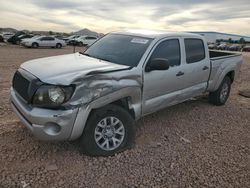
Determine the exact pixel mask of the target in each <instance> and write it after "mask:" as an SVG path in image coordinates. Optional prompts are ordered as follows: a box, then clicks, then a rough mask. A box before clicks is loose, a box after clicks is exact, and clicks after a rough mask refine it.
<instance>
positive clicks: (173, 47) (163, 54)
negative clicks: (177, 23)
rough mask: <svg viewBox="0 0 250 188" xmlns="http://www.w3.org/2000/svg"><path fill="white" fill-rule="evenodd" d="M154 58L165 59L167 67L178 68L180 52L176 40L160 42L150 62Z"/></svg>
mask: <svg viewBox="0 0 250 188" xmlns="http://www.w3.org/2000/svg"><path fill="white" fill-rule="evenodd" d="M155 58H163V59H167V60H168V62H169V66H170V67H173V66H178V65H180V64H181V50H180V43H179V40H178V39H170V40H166V41H163V42H161V43H160V44H159V45H158V46H157V47H156V48H155V50H154V52H153V54H152V55H151V58H150V59H151V60H152V59H155Z"/></svg>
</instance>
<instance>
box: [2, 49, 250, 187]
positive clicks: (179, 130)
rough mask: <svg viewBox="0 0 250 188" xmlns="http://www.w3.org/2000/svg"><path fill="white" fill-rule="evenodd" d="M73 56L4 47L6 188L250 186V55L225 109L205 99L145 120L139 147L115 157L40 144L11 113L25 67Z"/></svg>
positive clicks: (141, 124)
mask: <svg viewBox="0 0 250 188" xmlns="http://www.w3.org/2000/svg"><path fill="white" fill-rule="evenodd" d="M66 53H72V48H64V49H25V48H20V47H18V46H0V96H1V98H0V187H225V188H231V187H232V188H233V187H240V188H243V187H250V99H247V98H244V97H241V96H239V95H238V90H239V89H244V88H247V87H248V88H250V53H248V54H244V64H243V65H242V67H241V76H240V78H239V79H238V80H237V81H236V82H235V83H234V84H233V89H232V93H231V96H230V98H229V101H228V102H227V104H226V105H225V106H222V107H216V106H213V105H210V104H209V103H208V102H207V99H206V97H201V98H199V99H197V100H191V101H187V102H185V103H183V104H180V105H176V106H174V107H171V108H168V109H165V110H162V111H160V112H158V113H155V114H153V115H150V116H148V117H145V118H144V119H142V120H141V121H139V122H138V127H139V128H138V132H137V138H136V144H135V146H134V147H133V148H132V149H131V150H128V151H125V152H123V153H120V154H118V155H116V156H114V157H108V158H103V157H100V158H91V157H87V156H84V155H81V154H80V153H79V151H78V144H77V142H60V143H48V142H41V141H38V140H36V139H35V138H34V137H33V136H32V135H31V134H30V132H29V131H28V130H27V129H26V128H25V127H24V126H23V125H22V124H21V123H20V122H19V120H18V119H17V117H16V116H15V115H14V113H13V112H12V110H11V108H10V105H9V101H8V100H9V88H10V86H11V79H12V76H13V74H14V72H15V70H16V69H17V68H18V66H19V65H20V64H21V63H22V62H24V61H27V60H30V59H34V58H38V57H46V56H52V55H59V54H66ZM69 63H70V62H69Z"/></svg>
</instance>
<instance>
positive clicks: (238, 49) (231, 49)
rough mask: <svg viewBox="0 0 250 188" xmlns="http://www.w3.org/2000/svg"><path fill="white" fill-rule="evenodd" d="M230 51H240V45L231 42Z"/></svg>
mask: <svg viewBox="0 0 250 188" xmlns="http://www.w3.org/2000/svg"><path fill="white" fill-rule="evenodd" d="M229 50H230V51H241V45H239V44H233V45H232V46H230V47H229Z"/></svg>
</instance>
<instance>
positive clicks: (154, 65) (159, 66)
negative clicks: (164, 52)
mask: <svg viewBox="0 0 250 188" xmlns="http://www.w3.org/2000/svg"><path fill="white" fill-rule="evenodd" d="M168 69H169V61H168V60H167V59H164V58H155V59H152V60H150V61H149V63H148V64H147V66H146V68H145V71H146V72H150V71H153V70H168Z"/></svg>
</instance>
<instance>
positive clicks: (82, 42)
mask: <svg viewBox="0 0 250 188" xmlns="http://www.w3.org/2000/svg"><path fill="white" fill-rule="evenodd" d="M97 39H98V38H97V37H95V36H81V37H78V38H77V39H75V40H76V43H77V44H78V45H79V46H90V45H92V44H93V43H94V42H95V41H96V40H97Z"/></svg>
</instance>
